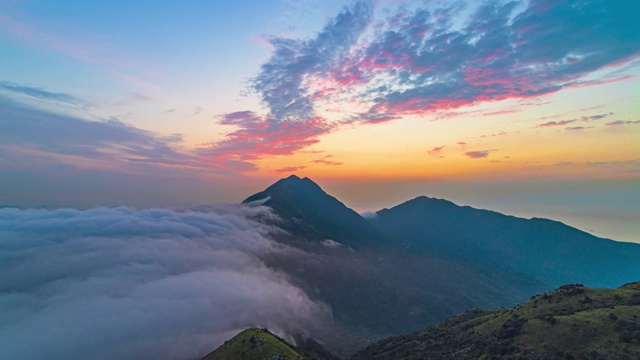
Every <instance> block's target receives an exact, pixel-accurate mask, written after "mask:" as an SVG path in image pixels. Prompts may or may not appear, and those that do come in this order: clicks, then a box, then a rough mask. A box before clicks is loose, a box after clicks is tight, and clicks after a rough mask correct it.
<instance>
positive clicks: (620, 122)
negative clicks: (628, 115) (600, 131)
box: [605, 120, 640, 126]
mask: <svg viewBox="0 0 640 360" xmlns="http://www.w3.org/2000/svg"><path fill="white" fill-rule="evenodd" d="M636 124H640V120H635V121H630V120H626V121H625V120H616V121H612V122H608V123H606V124H605V125H606V126H620V125H636Z"/></svg>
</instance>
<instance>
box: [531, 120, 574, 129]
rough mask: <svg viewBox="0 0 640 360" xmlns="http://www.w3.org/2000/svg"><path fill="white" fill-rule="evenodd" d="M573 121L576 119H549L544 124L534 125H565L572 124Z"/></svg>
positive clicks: (540, 126)
mask: <svg viewBox="0 0 640 360" xmlns="http://www.w3.org/2000/svg"><path fill="white" fill-rule="evenodd" d="M574 122H576V121H575V120H562V121H549V122H546V123H544V124H539V125H538V126H536V127H539V128H542V127H554V126H565V125H569V124H572V123H574Z"/></svg>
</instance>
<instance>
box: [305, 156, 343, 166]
mask: <svg viewBox="0 0 640 360" xmlns="http://www.w3.org/2000/svg"><path fill="white" fill-rule="evenodd" d="M332 157H333V155H325V156H323V157H322V158H320V159H316V160H311V162H313V163H315V164H322V165H329V166H337V165H342V164H343V163H342V162H340V161H333V160H329V159H330V158H332Z"/></svg>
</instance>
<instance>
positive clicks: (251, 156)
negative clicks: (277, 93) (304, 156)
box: [198, 111, 333, 171]
mask: <svg viewBox="0 0 640 360" xmlns="http://www.w3.org/2000/svg"><path fill="white" fill-rule="evenodd" d="M220 124H221V125H234V126H237V127H238V129H237V130H235V131H233V132H231V133H229V134H227V135H226V137H225V139H223V140H221V141H218V142H215V143H211V144H208V147H202V148H200V149H199V151H198V153H199V154H200V155H201V156H205V157H207V158H208V159H209V161H211V162H220V163H225V162H227V161H229V160H233V161H235V163H234V164H235V165H238V166H239V169H240V170H241V171H246V170H251V169H253V168H251V167H247V166H246V164H249V163H250V162H251V161H254V160H258V159H261V158H264V157H265V156H274V155H292V154H293V153H295V152H296V151H299V150H302V149H304V148H306V147H308V146H310V145H313V144H316V143H318V142H319V141H320V140H318V137H319V136H321V135H324V134H328V133H330V132H331V131H332V130H333V126H332V125H330V124H328V123H327V122H326V121H325V120H324V119H323V118H320V117H315V118H311V119H307V120H306V121H300V122H293V121H280V122H279V121H274V120H273V119H265V118H263V117H262V116H259V115H256V114H255V113H253V112H252V111H241V112H235V113H231V114H226V115H223V116H222V119H221V121H220ZM243 164H244V165H243Z"/></svg>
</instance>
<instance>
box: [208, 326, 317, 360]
mask: <svg viewBox="0 0 640 360" xmlns="http://www.w3.org/2000/svg"><path fill="white" fill-rule="evenodd" d="M265 359H266V360H311V359H312V358H311V357H309V356H308V355H306V354H305V353H303V352H302V351H300V350H298V349H296V348H295V347H293V346H291V345H289V344H288V343H287V342H286V341H284V340H283V339H281V338H279V337H277V336H275V335H273V334H272V333H270V332H269V331H267V330H264V329H256V328H251V329H247V330H244V331H242V332H241V333H239V334H238V335H236V336H235V337H233V338H232V339H231V340H228V341H225V343H224V344H223V345H221V346H220V347H219V348H217V349H215V350H214V351H212V352H211V353H209V354H208V355H206V356H205V357H203V358H202V360H265Z"/></svg>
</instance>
